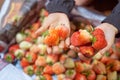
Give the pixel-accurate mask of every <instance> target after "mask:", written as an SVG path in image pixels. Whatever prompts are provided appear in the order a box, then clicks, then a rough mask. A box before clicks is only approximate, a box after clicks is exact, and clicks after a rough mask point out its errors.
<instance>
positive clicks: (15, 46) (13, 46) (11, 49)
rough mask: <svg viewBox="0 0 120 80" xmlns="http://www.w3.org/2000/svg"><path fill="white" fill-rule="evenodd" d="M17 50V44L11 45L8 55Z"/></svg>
mask: <svg viewBox="0 0 120 80" xmlns="http://www.w3.org/2000/svg"><path fill="white" fill-rule="evenodd" d="M17 49H19V45H18V44H15V45H12V46H10V48H9V52H10V53H14V52H15V51H16V50H17Z"/></svg>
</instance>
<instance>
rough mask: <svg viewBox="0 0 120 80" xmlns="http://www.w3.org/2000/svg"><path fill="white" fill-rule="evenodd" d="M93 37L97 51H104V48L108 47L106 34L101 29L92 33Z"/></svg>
mask: <svg viewBox="0 0 120 80" xmlns="http://www.w3.org/2000/svg"><path fill="white" fill-rule="evenodd" d="M92 35H93V44H92V46H93V48H95V49H96V50H100V49H103V48H104V47H106V46H107V41H106V39H105V35H104V32H103V31H102V30H101V29H99V28H98V29H95V30H94V31H93V32H92Z"/></svg>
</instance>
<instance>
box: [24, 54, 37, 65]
mask: <svg viewBox="0 0 120 80" xmlns="http://www.w3.org/2000/svg"><path fill="white" fill-rule="evenodd" d="M25 57H26V59H27V60H28V62H29V63H34V62H35V61H36V59H37V54H36V53H31V52H27V53H26V56H25Z"/></svg>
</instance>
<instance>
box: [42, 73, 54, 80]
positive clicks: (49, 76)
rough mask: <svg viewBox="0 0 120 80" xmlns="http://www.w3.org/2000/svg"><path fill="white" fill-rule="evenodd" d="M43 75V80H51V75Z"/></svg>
mask: <svg viewBox="0 0 120 80" xmlns="http://www.w3.org/2000/svg"><path fill="white" fill-rule="evenodd" d="M43 76H44V77H45V80H53V79H52V76H51V75H49V74H43Z"/></svg>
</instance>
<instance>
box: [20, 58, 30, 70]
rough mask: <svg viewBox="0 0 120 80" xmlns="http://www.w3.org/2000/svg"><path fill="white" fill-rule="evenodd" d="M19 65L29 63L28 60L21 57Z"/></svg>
mask: <svg viewBox="0 0 120 80" xmlns="http://www.w3.org/2000/svg"><path fill="white" fill-rule="evenodd" d="M20 65H21V66H22V68H24V67H26V66H28V65H29V62H28V61H27V59H26V58H25V57H23V58H22V59H21V61H20Z"/></svg>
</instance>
